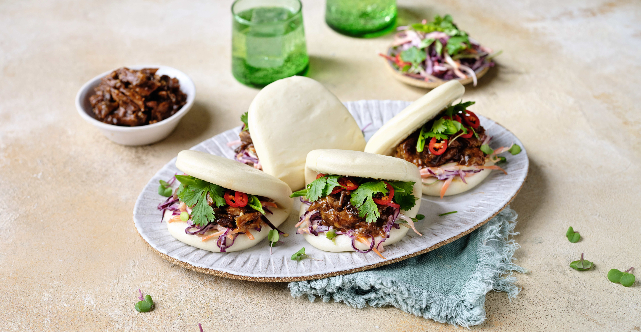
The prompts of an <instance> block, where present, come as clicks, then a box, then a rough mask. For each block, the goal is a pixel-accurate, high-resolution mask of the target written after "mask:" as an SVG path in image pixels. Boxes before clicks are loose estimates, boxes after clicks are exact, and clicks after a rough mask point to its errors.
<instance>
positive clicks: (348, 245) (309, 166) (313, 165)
mask: <svg viewBox="0 0 641 332" xmlns="http://www.w3.org/2000/svg"><path fill="white" fill-rule="evenodd" d="M321 173H322V174H332V175H344V176H354V177H362V178H372V179H381V180H390V181H411V182H414V192H413V193H414V197H416V199H417V200H416V205H414V207H413V208H412V209H411V210H409V211H403V210H401V213H403V214H404V215H405V216H407V217H409V218H414V217H416V214H417V212H418V209H419V208H420V205H421V176H420V174H419V172H418V168H416V166H415V165H414V164H412V163H410V162H407V161H405V160H402V159H398V158H393V157H387V156H381V155H375V154H371V153H365V152H358V151H345V150H314V151H311V152H310V153H309V154H308V155H307V161H306V163H305V182H306V183H307V184H309V183H311V182H312V181H314V180H315V179H316V176H317V175H318V174H321ZM308 207H309V206H308V205H307V204H301V210H300V216H302V215H303V214H304V213H305V212H306V211H307V208H308ZM408 230H409V228H407V227H400V229H395V228H393V229H392V231H391V232H390V237H389V238H388V239H387V240H386V241H385V246H388V245H390V244H393V243H396V242H398V241H400V240H401V239H402V238H403V237H404V236H405V234H407V231H408ZM303 236H304V237H305V240H307V242H309V243H310V244H311V245H313V246H314V247H316V248H318V249H320V250H323V251H330V252H341V251H354V249H353V248H352V240H351V239H350V238H349V237H348V236H346V235H338V236H336V238H335V241H336V243H335V244H334V242H333V241H332V240H329V239H327V237H326V236H325V233H319V235H318V236H314V235H312V234H304V235H303ZM375 241H376V243H378V242H379V241H381V237H376V238H375ZM355 246H356V247H357V248H358V249H360V250H366V249H369V247H368V246H367V245H365V244H363V243H361V242H355Z"/></svg>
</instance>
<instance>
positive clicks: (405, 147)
mask: <svg viewBox="0 0 641 332" xmlns="http://www.w3.org/2000/svg"><path fill="white" fill-rule="evenodd" d="M438 118H440V117H436V119H438ZM432 122H433V121H430V122H428V123H427V124H426V125H425V126H426V127H427V128H431V127H432ZM475 131H476V133H477V134H478V136H479V138H476V137H475V136H474V135H472V137H470V138H463V137H458V138H457V139H456V140H454V141H451V142H448V144H449V145H448V146H447V150H445V153H443V154H442V155H438V156H437V155H434V154H432V153H431V152H430V149H428V147H427V146H428V144H429V140H426V141H425V148H424V149H423V152H418V151H416V142H417V141H418V136H419V135H420V133H421V128H419V129H417V130H416V131H415V132H413V133H412V134H411V135H409V136H408V137H407V138H406V139H405V140H404V141H402V142H401V143H400V144H399V145H398V146H397V147H396V151H395V154H394V156H395V157H396V158H401V159H404V160H407V161H409V162H411V163H413V164H414V165H416V166H418V167H438V166H441V165H444V164H447V163H451V162H454V163H457V164H459V165H465V166H482V165H485V154H484V153H483V151H481V143H482V142H483V139H484V138H485V129H484V128H483V127H482V126H479V127H478V128H477V129H475Z"/></svg>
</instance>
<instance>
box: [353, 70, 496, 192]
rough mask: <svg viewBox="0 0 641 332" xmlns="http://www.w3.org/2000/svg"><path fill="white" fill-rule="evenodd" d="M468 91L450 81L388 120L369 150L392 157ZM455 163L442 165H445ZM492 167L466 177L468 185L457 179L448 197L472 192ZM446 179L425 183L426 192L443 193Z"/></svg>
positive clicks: (368, 146) (487, 162) (428, 180)
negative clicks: (420, 129)
mask: <svg viewBox="0 0 641 332" xmlns="http://www.w3.org/2000/svg"><path fill="white" fill-rule="evenodd" d="M463 93H465V88H464V87H463V85H462V84H461V83H459V82H458V81H449V82H447V83H445V84H443V85H441V86H439V87H437V88H435V89H434V90H432V91H430V92H428V93H427V94H425V95H424V96H423V97H421V98H419V99H418V100H417V101H415V102H413V103H412V104H411V105H409V106H407V108H405V109H404V110H402V111H401V112H400V113H398V114H397V115H396V116H395V117H393V118H392V119H391V120H390V121H388V122H387V123H385V125H383V126H382V127H381V128H380V129H379V130H378V131H377V132H376V133H375V134H374V135H373V136H372V138H371V139H370V140H369V142H367V146H365V152H369V153H376V154H382V155H387V156H391V155H393V154H394V149H395V148H396V146H398V145H399V144H400V143H401V142H402V141H403V140H405V139H406V138H407V137H408V136H409V135H411V134H412V133H413V132H415V131H416V130H418V129H419V128H421V127H422V126H423V125H424V124H425V123H426V122H428V121H430V120H432V119H433V118H434V117H436V116H437V115H438V114H439V113H441V111H443V110H444V109H446V108H447V107H449V106H450V105H452V104H453V103H454V102H455V101H457V100H460V99H461V98H462V97H463ZM450 165H454V164H445V165H443V166H440V167H441V168H445V167H447V166H450ZM492 165H493V163H492V162H491V161H490V160H489V158H487V160H486V163H485V166H492ZM490 172H491V170H490V169H484V170H481V171H480V172H478V173H475V174H473V175H471V176H468V177H466V178H465V181H466V182H467V184H465V183H463V181H461V179H460V178H455V179H454V180H452V183H451V184H450V186H449V187H448V188H447V191H446V192H445V195H444V196H450V195H456V194H460V193H462V192H465V191H468V190H470V189H472V188H474V187H475V186H476V185H478V184H479V183H481V182H482V181H483V180H484V179H485V178H486V177H487V176H488V175H489V174H490ZM443 182H444V181H442V180H436V179H434V178H430V179H427V181H426V182H425V183H423V194H425V195H429V196H439V195H440V191H441V187H442V186H443Z"/></svg>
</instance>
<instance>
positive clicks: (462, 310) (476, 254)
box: [289, 207, 525, 327]
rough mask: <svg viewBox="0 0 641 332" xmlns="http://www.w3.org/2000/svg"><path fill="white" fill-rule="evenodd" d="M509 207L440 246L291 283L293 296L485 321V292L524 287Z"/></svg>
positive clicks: (454, 320) (446, 319) (468, 322)
mask: <svg viewBox="0 0 641 332" xmlns="http://www.w3.org/2000/svg"><path fill="white" fill-rule="evenodd" d="M516 217H517V215H516V213H515V212H514V210H512V209H510V208H509V207H508V208H506V209H504V210H503V211H501V212H500V213H499V214H498V215H497V216H496V217H494V218H493V219H492V220H490V221H489V222H488V223H487V224H485V225H483V226H482V227H480V228H479V229H477V230H475V231H474V232H472V233H470V234H468V235H466V236H464V237H462V238H460V239H458V240H456V241H454V242H452V243H450V244H447V245H445V246H443V247H440V248H438V249H436V250H432V251H430V252H428V253H425V254H423V255H420V256H417V257H413V258H409V259H406V260H404V261H401V262H398V263H395V264H390V265H386V266H383V267H380V268H376V269H373V270H368V271H363V272H357V273H353V274H349V275H342V276H336V277H331V278H326V279H320V280H311V281H299V282H292V283H290V284H289V289H290V291H291V294H292V296H294V297H301V296H303V295H307V296H308V297H309V299H310V301H314V299H315V298H316V296H318V297H320V298H321V299H323V301H325V302H328V301H329V300H331V299H333V300H334V301H336V302H345V303H346V304H348V305H350V306H353V307H356V308H363V307H365V306H366V305H370V306H373V307H383V306H394V307H397V308H399V309H401V310H403V311H405V312H408V313H411V314H413V315H417V316H422V317H425V318H429V319H433V320H435V321H437V322H441V323H449V324H456V325H461V326H465V327H469V326H472V325H478V324H481V323H482V322H483V321H485V294H486V293H487V292H489V291H491V290H497V291H503V292H507V294H508V296H509V297H510V298H514V297H515V296H516V295H517V294H518V292H519V288H518V287H517V286H516V285H515V284H514V282H515V281H516V278H515V277H514V276H512V272H513V271H515V272H525V271H524V269H523V268H521V267H519V266H517V265H515V264H514V263H512V260H513V258H512V255H513V254H514V251H516V249H518V248H519V245H518V244H517V243H516V242H514V240H512V239H511V238H510V237H511V236H512V235H515V234H516V233H514V227H515V226H516Z"/></svg>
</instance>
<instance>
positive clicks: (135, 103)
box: [89, 68, 187, 127]
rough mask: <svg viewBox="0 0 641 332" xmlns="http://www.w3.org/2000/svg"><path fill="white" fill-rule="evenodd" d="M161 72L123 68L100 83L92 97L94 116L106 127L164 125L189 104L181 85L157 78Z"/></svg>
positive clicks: (163, 77)
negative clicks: (167, 119)
mask: <svg viewBox="0 0 641 332" xmlns="http://www.w3.org/2000/svg"><path fill="white" fill-rule="evenodd" d="M156 71H158V68H144V69H141V70H132V69H129V68H120V69H117V70H114V71H113V72H111V73H110V74H109V75H107V76H105V77H103V78H102V79H101V80H100V85H98V86H97V87H96V88H95V89H94V91H95V92H96V94H95V95H93V96H91V97H89V102H90V103H91V107H93V113H94V114H95V116H96V118H97V119H98V120H100V121H102V122H104V123H108V124H113V125H117V126H130V127H134V126H143V125H147V124H152V123H156V122H158V121H162V120H164V119H166V118H168V117H170V116H172V115H174V114H176V112H178V111H179V110H180V108H181V107H183V106H184V105H185V104H186V103H187V95H186V94H185V93H183V92H182V91H180V82H179V81H178V79H176V78H170V77H169V76H167V75H162V76H159V75H156Z"/></svg>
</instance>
